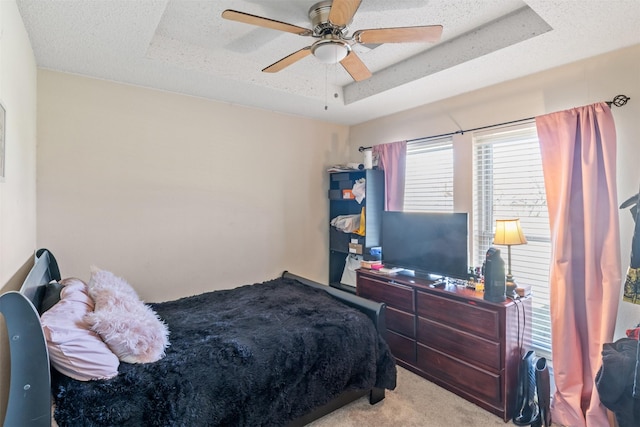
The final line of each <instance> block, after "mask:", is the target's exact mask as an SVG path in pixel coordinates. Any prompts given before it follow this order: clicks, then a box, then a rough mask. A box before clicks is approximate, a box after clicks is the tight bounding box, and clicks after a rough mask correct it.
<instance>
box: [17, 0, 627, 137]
mask: <svg viewBox="0 0 640 427" xmlns="http://www.w3.org/2000/svg"><path fill="white" fill-rule="evenodd" d="M313 3H314V0H309V1H307V0H264V1H259V0H215V1H214V0H207V1H189V0H108V1H107V0H91V1H87V0H47V1H45V0H17V4H18V7H19V10H20V13H21V14H22V17H23V20H24V23H25V27H26V28H27V31H28V33H29V37H30V39H31V43H32V46H33V50H34V53H35V56H36V61H37V64H38V66H39V67H42V68H47V69H52V70H58V71H64V72H70V73H75V74H81V75H86V76H90V77H96V78H101V79H106V80H113V81H117V82H123V83H128V84H134V85H139V86H144V87H151V88H157V89H162V90H167V91H172V92H178V93H184V94H188V95H194V96H199V97H203V98H209V99H215V100H219V101H224V102H229V103H234V104H240V105H247V106H252V107H257V108H262V109H267V110H272V111H280V112H284V113H290V114H296V115H302V116H306V117H313V118H317V119H321V120H327V121H332V122H337V123H344V124H355V123H360V122H363V121H366V120H371V119H374V118H377V117H380V116H383V115H386V114H390V113H393V112H397V111H401V110H404V109H408V108H411V107H415V106H418V105H422V104H426V103H429V102H434V101H437V100H439V99H443V98H447V97H450V96H454V95H458V94H461V93H464V92H468V91H471V90H475V89H479V88H481V87H486V86H488V85H491V84H495V83H499V82H502V81H506V80H511V79H514V78H518V77H522V76H526V75H528V74H532V73H535V72H538V71H542V70H545V69H548V68H552V67H555V66H559V65H563V64H566V63H569V62H573V61H577V60H580V59H583V58H587V57H591V56H594V55H598V54H601V53H605V52H608V51H611V50H615V49H619V48H622V47H626V46H630V45H634V44H638V43H640V29H639V27H638V19H639V18H640V0H580V1H578V0H575V1H574V0H528V1H521V0H476V1H474V0H422V1H420V0H394V1H391V0H386V1H383V0H363V1H362V4H361V6H360V8H359V9H358V11H357V13H356V15H355V17H354V19H353V22H352V23H351V25H349V33H350V34H351V33H352V32H353V31H355V30H358V29H367V28H380V27H385V28H386V27H396V26H414V25H433V24H441V25H443V27H444V30H443V34H442V39H441V41H440V42H439V43H436V44H421V43H402V44H383V45H378V46H360V45H357V46H356V48H355V50H356V52H357V53H358V55H359V56H360V58H361V59H362V61H363V62H364V63H365V64H366V66H367V67H368V68H369V69H370V70H371V71H372V72H373V77H371V78H370V79H368V80H365V81H362V82H357V83H356V82H353V80H352V79H351V78H350V76H349V75H348V74H347V73H346V71H344V69H343V68H342V67H341V66H340V65H325V64H323V63H320V62H319V61H318V60H317V59H316V58H314V57H313V56H309V57H307V58H304V59H303V60H301V61H299V62H297V63H295V64H293V65H291V66H289V67H287V68H285V69H284V70H282V71H280V72H279V73H277V74H267V73H262V72H261V71H260V70H262V69H263V68H264V67H266V66H268V65H270V64H272V63H273V62H275V61H277V60H279V59H281V58H282V57H284V56H286V55H288V54H290V53H293V52H295V51H296V50H298V49H301V48H303V47H305V46H308V45H310V44H311V43H312V42H313V41H314V40H315V39H312V38H310V37H301V36H297V35H294V34H291V33H285V32H279V31H275V30H271V29H265V28H259V27H255V26H251V25H248V24H243V23H239V22H233V21H228V20H225V19H222V18H221V13H222V11H223V10H225V9H235V10H239V11H242V12H247V13H250V14H253V15H258V16H263V17H267V18H271V19H275V20H279V21H283V22H287V23H290V24H294V25H298V26H301V27H307V28H310V23H309V20H308V17H307V12H308V10H309V7H310V6H311V5H312V4H313ZM325 107H326V108H325Z"/></svg>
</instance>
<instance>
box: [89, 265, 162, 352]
mask: <svg viewBox="0 0 640 427" xmlns="http://www.w3.org/2000/svg"><path fill="white" fill-rule="evenodd" d="M88 289H89V295H90V296H91V298H93V301H94V302H95V308H94V311H93V312H92V313H88V314H87V315H86V316H85V319H86V321H87V322H88V323H89V324H90V325H91V329H92V330H93V331H95V332H97V333H98V335H100V337H102V339H103V340H104V342H105V343H107V345H108V346H109V348H110V349H111V351H113V353H114V354H115V355H116V356H118V358H119V359H120V360H121V361H122V362H127V363H150V362H155V361H157V360H159V359H161V358H162V357H164V351H165V349H166V348H167V346H168V345H169V338H168V337H169V330H168V328H167V325H165V323H164V322H163V321H162V320H161V319H160V318H159V317H158V315H157V314H156V312H155V311H153V310H152V309H151V307H149V306H147V305H145V304H144V303H143V302H142V301H141V300H140V298H139V297H138V294H137V293H136V291H135V290H134V289H133V288H132V287H131V285H129V284H128V283H127V282H126V281H125V280H124V279H122V278H120V277H116V276H115V275H113V274H112V273H110V272H108V271H104V270H100V269H98V268H95V267H93V268H92V270H91V279H90V280H89V285H88Z"/></svg>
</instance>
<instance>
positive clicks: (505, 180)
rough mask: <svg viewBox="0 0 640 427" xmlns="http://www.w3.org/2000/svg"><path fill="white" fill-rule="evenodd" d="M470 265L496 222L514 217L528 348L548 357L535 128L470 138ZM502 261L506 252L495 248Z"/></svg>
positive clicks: (514, 257)
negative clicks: (529, 308)
mask: <svg viewBox="0 0 640 427" xmlns="http://www.w3.org/2000/svg"><path fill="white" fill-rule="evenodd" d="M473 184H474V189H473V195H474V215H473V217H474V236H473V260H474V262H475V265H477V266H481V265H482V263H483V261H484V257H485V253H486V251H487V249H488V248H489V247H491V246H492V241H493V233H494V229H495V220H496V219H508V218H520V224H521V226H522V230H523V232H524V234H525V236H526V238H527V241H528V243H527V244H525V245H519V246H512V247H511V270H512V273H513V276H514V279H515V281H516V283H519V284H523V285H530V286H531V289H532V293H533V319H527V322H529V321H531V325H532V334H533V348H534V349H535V350H536V351H537V352H540V353H541V354H542V355H545V356H547V357H551V321H550V311H549V262H550V257H551V241H550V233H549V214H548V211H547V202H546V194H545V188H544V178H543V175H542V160H541V157H540V148H539V143H538V136H537V132H536V128H535V124H533V123H530V124H527V125H519V126H514V127H508V128H501V129H493V130H492V131H489V132H484V133H479V134H475V135H474V171H473ZM495 247H496V248H498V249H500V250H501V252H502V258H503V259H504V261H505V263H506V262H507V252H508V251H507V247H502V246H495Z"/></svg>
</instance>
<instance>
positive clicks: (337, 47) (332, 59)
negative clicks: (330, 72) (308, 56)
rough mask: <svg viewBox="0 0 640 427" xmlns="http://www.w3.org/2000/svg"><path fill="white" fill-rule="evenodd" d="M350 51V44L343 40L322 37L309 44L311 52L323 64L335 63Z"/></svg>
mask: <svg viewBox="0 0 640 427" xmlns="http://www.w3.org/2000/svg"><path fill="white" fill-rule="evenodd" d="M349 52H351V46H349V44H348V43H347V42H345V41H343V40H335V39H323V40H318V41H317V42H315V43H314V44H313V46H311V53H313V56H315V57H316V58H318V60H319V61H320V62H324V63H325V64H337V63H338V62H340V61H342V60H343V59H344V58H346V57H347V55H348V54H349Z"/></svg>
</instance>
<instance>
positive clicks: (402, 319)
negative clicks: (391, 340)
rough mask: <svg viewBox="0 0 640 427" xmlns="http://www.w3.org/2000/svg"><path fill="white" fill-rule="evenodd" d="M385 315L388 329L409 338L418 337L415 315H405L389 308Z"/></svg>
mask: <svg viewBox="0 0 640 427" xmlns="http://www.w3.org/2000/svg"><path fill="white" fill-rule="evenodd" d="M384 315H385V317H386V319H385V320H386V322H387V329H390V330H392V331H394V332H398V333H399V334H402V335H406V336H407V337H409V338H415V337H416V323H415V319H416V316H415V315H414V314H409V313H405V312H404V311H400V310H396V309H395V308H392V307H389V306H387V308H386V310H385V313H384Z"/></svg>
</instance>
